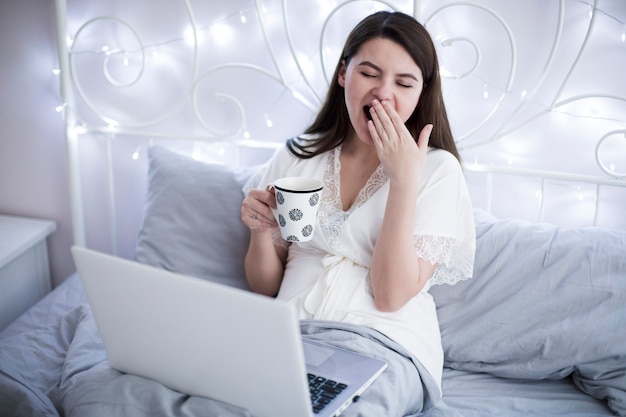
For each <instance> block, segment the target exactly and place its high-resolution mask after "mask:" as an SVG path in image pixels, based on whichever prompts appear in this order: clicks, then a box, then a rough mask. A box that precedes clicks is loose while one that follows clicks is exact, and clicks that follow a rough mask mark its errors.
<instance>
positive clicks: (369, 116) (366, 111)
mask: <svg viewBox="0 0 626 417" xmlns="http://www.w3.org/2000/svg"><path fill="white" fill-rule="evenodd" d="M370 109H371V107H370V106H368V105H365V106H363V111H364V112H365V117H367V120H372V114H371V113H370Z"/></svg>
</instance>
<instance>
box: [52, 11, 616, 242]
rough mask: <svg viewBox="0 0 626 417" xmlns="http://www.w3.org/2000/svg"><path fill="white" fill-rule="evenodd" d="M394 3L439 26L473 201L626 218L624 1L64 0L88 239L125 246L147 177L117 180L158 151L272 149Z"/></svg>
mask: <svg viewBox="0 0 626 417" xmlns="http://www.w3.org/2000/svg"><path fill="white" fill-rule="evenodd" d="M381 9H395V10H399V11H403V12H405V13H409V14H412V15H414V16H416V17H417V18H418V19H419V20H420V21H422V22H423V23H424V24H425V25H426V27H427V28H428V29H429V31H430V32H431V34H432V36H433V38H434V39H435V42H436V45H437V47H438V50H439V54H440V62H441V71H442V75H443V76H444V94H445V98H446V103H447V107H448V112H449V116H450V119H451V123H452V125H453V130H454V132H455V136H456V138H457V144H458V146H459V149H460V151H461V155H462V156H463V159H464V162H465V163H464V166H465V169H466V172H467V177H468V184H469V186H470V191H471V192H472V195H473V199H474V201H475V204H476V205H477V206H480V207H484V208H486V209H489V210H491V211H493V212H494V213H495V214H496V215H499V216H516V217H528V218H531V219H535V220H540V221H551V222H555V223H563V224H572V225H601V226H608V227H622V228H626V219H624V218H625V217H626V216H623V214H622V213H623V207H625V206H626V188H625V187H626V116H625V115H626V85H625V84H626V83H623V80H622V77H623V75H622V74H624V73H626V53H624V52H625V51H626V39H625V37H626V23H625V20H626V10H625V9H626V8H624V7H623V3H621V2H610V1H600V0H595V1H593V2H592V1H589V2H586V1H582V0H553V1H550V2H545V1H541V2H528V1H522V0H519V1H511V2H499V3H498V2H493V1H488V0H483V1H478V0H476V1H435V0H432V1H427V0H422V1H406V0H404V1H402V0H400V1H372V0H344V1H342V0H324V1H321V0H320V1H316V2H300V1H294V0H292V1H287V0H256V1H253V0H248V1H245V0H240V1H233V2H221V1H203V2H200V1H195V2H194V1H192V0H178V1H177V0H151V1H149V0H132V1H126V0H124V1H122V0H111V1H108V2H101V1H95V0H93V1H90V0H56V12H57V15H56V18H57V23H58V29H59V31H58V47H59V71H58V73H59V77H60V83H61V96H62V98H61V101H62V103H61V104H60V106H59V111H61V112H62V114H63V117H64V120H65V126H66V135H67V147H68V155H69V163H70V177H71V181H72V183H71V193H72V213H73V223H74V224H73V226H74V240H75V242H76V243H77V244H79V245H86V244H87V243H88V242H87V241H88V240H92V239H95V240H98V239H99V238H94V237H89V235H90V233H92V232H90V231H88V230H87V229H90V228H91V227H92V226H90V225H93V224H98V225H99V226H102V225H103V224H105V225H106V227H108V228H109V229H110V230H109V232H107V233H106V234H107V235H109V236H108V237H107V239H110V240H111V241H112V246H113V247H112V249H111V250H112V251H114V252H117V251H118V249H119V248H118V246H119V244H118V242H119V241H120V239H121V238H120V236H119V233H118V232H119V231H120V230H125V226H124V224H125V223H126V222H134V223H138V222H137V220H138V218H139V216H140V209H139V211H134V212H133V213H135V214H133V215H132V216H131V217H132V219H128V218H126V217H128V215H127V211H128V210H127V209H126V208H125V207H124V202H125V201H126V200H130V199H132V198H130V194H133V192H128V191H126V194H124V191H122V190H121V187H120V184H122V183H125V182H131V183H133V185H134V186H135V190H137V189H141V187H142V186H144V185H145V184H144V183H143V182H142V180H136V181H135V180H133V181H127V180H124V181H122V180H121V179H120V178H121V177H124V178H132V175H135V174H137V173H140V172H142V171H144V170H145V161H144V164H143V165H142V164H141V161H142V160H143V156H142V150H143V149H144V148H145V147H146V146H150V145H151V144H153V143H159V144H164V145H166V146H170V147H173V148H177V149H180V150H182V151H185V152H188V153H190V154H193V155H194V156H196V157H199V158H204V159H209V160H214V161H220V162H224V163H237V164H249V163H254V162H259V161H260V160H263V159H264V158H267V157H268V156H269V155H270V153H271V151H272V149H274V148H275V147H277V146H279V145H280V144H281V143H282V142H283V141H284V140H285V139H287V138H288V137H290V136H293V135H296V134H298V133H299V132H301V131H302V129H303V128H304V127H306V125H307V124H308V123H309V122H310V121H311V119H312V117H313V116H314V114H315V112H316V110H317V108H318V107H319V106H320V103H321V101H322V100H323V96H324V94H325V91H326V88H327V86H328V83H329V82H331V80H329V77H330V76H331V75H332V71H333V69H334V65H335V63H336V60H337V58H338V54H339V53H340V49H341V46H342V44H343V41H344V39H345V36H346V35H347V32H348V31H349V29H350V28H352V27H353V25H354V24H355V23H356V22H357V21H358V20H360V19H361V18H362V17H364V16H365V15H367V14H370V13H371V12H373V11H377V10H381ZM590 75H594V77H591V76H590ZM133 164H134V165H133ZM96 166H99V167H100V168H95V167H96ZM131 174H132V175H131ZM123 185H127V184H123ZM120 192H122V195H121V196H120ZM135 194H136V192H135ZM104 201H106V203H103V202H104ZM522 209H523V210H522ZM131 211H132V210H131ZM125 216H126V217H125ZM133 216H134V217H133ZM134 227H136V226H134ZM130 230H131V231H134V230H135V229H133V228H132V227H131V228H130ZM96 234H97V233H96ZM121 251H122V252H124V251H125V249H124V248H122V249H121Z"/></svg>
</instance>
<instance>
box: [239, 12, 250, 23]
mask: <svg viewBox="0 0 626 417" xmlns="http://www.w3.org/2000/svg"><path fill="white" fill-rule="evenodd" d="M239 20H241V23H243V24H246V22H247V21H248V18H247V17H246V15H245V14H243V12H239Z"/></svg>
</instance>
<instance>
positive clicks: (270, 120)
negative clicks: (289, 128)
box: [265, 114, 274, 127]
mask: <svg viewBox="0 0 626 417" xmlns="http://www.w3.org/2000/svg"><path fill="white" fill-rule="evenodd" d="M265 124H266V125H267V127H272V126H274V122H272V119H270V118H269V116H268V115H267V114H266V115H265Z"/></svg>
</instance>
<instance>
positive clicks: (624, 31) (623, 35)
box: [621, 25, 626, 43]
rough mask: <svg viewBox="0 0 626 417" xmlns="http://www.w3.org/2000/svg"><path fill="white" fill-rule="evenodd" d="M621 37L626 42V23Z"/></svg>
mask: <svg viewBox="0 0 626 417" xmlns="http://www.w3.org/2000/svg"><path fill="white" fill-rule="evenodd" d="M621 39H622V42H624V43H626V25H624V30H622V36H621Z"/></svg>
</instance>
